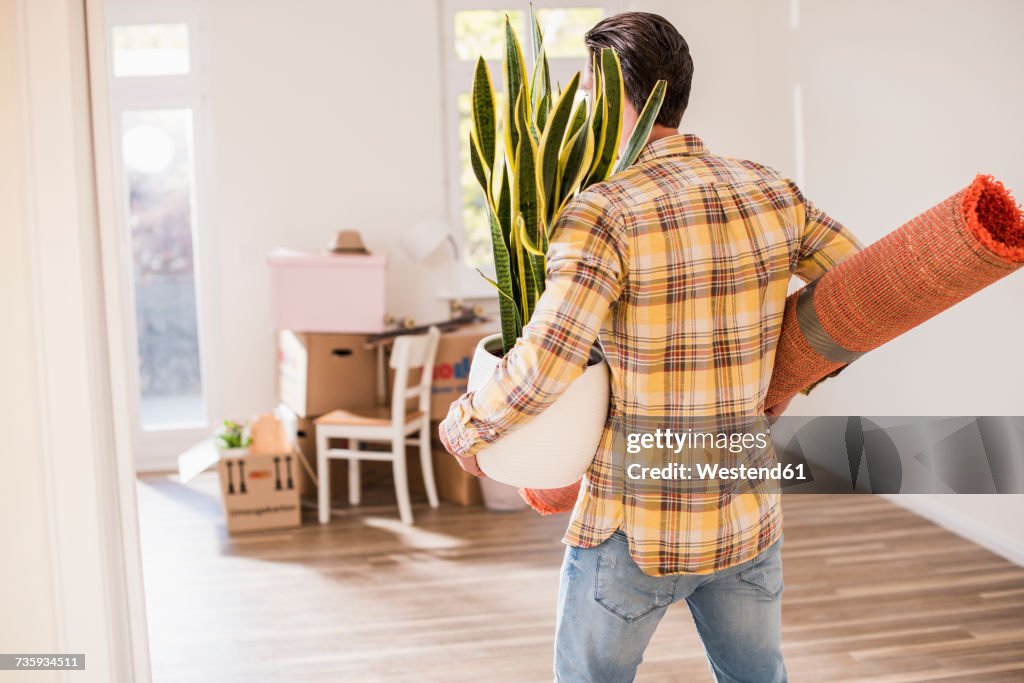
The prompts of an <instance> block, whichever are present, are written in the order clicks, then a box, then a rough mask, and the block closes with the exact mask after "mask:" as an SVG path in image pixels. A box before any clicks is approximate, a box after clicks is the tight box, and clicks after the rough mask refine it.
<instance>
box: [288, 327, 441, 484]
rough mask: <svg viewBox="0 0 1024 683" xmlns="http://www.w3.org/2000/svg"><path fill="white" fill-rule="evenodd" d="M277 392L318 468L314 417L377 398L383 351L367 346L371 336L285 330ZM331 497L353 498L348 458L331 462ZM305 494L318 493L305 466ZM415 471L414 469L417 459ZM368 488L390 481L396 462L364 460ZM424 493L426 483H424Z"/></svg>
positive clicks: (363, 481)
mask: <svg viewBox="0 0 1024 683" xmlns="http://www.w3.org/2000/svg"><path fill="white" fill-rule="evenodd" d="M277 395H278V400H279V401H280V402H281V403H283V404H284V405H285V406H287V407H288V408H289V409H290V410H291V411H292V412H294V413H295V415H296V417H297V418H298V421H297V424H296V436H297V444H298V447H299V449H300V451H301V452H302V454H303V456H304V457H305V459H306V462H307V463H308V465H309V467H310V469H312V470H313V471H314V472H315V471H316V430H315V427H314V424H313V420H315V419H316V418H317V417H319V416H321V415H323V414H325V413H329V412H331V411H332V410H335V409H337V408H345V409H348V410H358V409H359V408H362V407H367V406H373V405H374V404H375V403H376V400H377V351H376V349H375V348H374V347H372V346H370V345H368V344H367V337H366V335H360V334H312V333H300V332H292V331H289V330H283V331H281V332H278V339H277ZM328 466H329V468H330V471H331V482H330V486H331V498H332V499H344V498H347V496H348V493H347V491H348V465H347V463H346V462H345V461H342V460H332V461H330V462H329V463H328ZM299 469H300V470H301V477H300V483H299V492H300V494H301V495H307V496H308V495H313V494H315V493H316V485H315V484H314V483H313V480H312V478H311V477H310V476H309V473H308V471H307V470H306V468H305V467H300V468H299ZM410 469H411V470H413V466H412V463H410ZM418 472H419V468H418V467H416V468H415V469H414V470H413V471H412V472H411V473H410V481H409V484H410V488H411V489H412V490H413V491H416V483H415V482H417V481H421V480H422V477H418V478H417V477H414V476H413V474H415V473H418ZM360 480H361V485H362V487H364V488H372V487H376V486H383V485H384V484H387V485H390V484H391V483H392V479H391V464H390V463H386V462H375V461H363V462H362V463H361V468H360ZM419 488H420V490H421V491H422V484H421V485H420V487H419Z"/></svg>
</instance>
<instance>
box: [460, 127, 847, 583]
mask: <svg viewBox="0 0 1024 683" xmlns="http://www.w3.org/2000/svg"><path fill="white" fill-rule="evenodd" d="M859 249H860V245H859V243H858V242H857V240H856V238H855V237H854V236H853V235H851V234H850V233H849V232H848V231H847V230H846V229H845V228H843V226H841V225H840V224H839V223H837V222H836V221H834V220H832V219H831V218H829V217H828V216H827V215H825V214H824V213H822V212H821V211H820V210H818V209H817V208H815V207H814V206H813V205H812V204H811V203H810V202H809V201H807V200H806V199H805V198H804V197H803V195H802V194H801V193H800V190H799V189H798V188H797V187H796V185H794V184H793V183H792V182H791V181H789V180H786V179H785V178H782V177H781V176H780V175H779V174H778V173H776V172H775V171H773V170H771V169H769V168H766V167H764V166H761V165H759V164H756V163H753V162H750V161H742V160H737V159H729V158H724V157H720V156H715V155H713V154H710V153H709V152H708V151H706V150H705V148H704V146H703V144H702V143H701V141H700V139H698V138H697V137H695V136H692V135H677V136H672V137H668V138H663V139H661V140H657V141H655V142H653V143H651V144H650V145H648V146H647V148H646V149H645V150H644V152H643V154H642V155H641V156H640V158H639V159H638V160H637V163H636V164H635V165H634V166H633V167H631V168H630V169H628V170H627V171H625V172H623V173H620V174H618V175H616V176H614V177H613V178H611V179H609V180H608V181H606V182H604V183H600V184H598V185H595V186H592V187H591V188H589V189H588V190H587V191H585V192H583V193H581V194H580V195H579V197H577V198H576V199H575V200H574V201H573V202H572V203H571V204H570V205H569V206H568V207H567V208H566V210H565V211H564V212H563V213H562V214H561V216H560V217H559V219H558V222H557V223H556V225H555V226H554V229H553V231H552V238H551V244H550V249H549V251H548V270H547V288H546V290H545V292H544V294H543V296H542V297H541V299H540V301H539V302H538V304H537V307H536V310H535V311H534V313H533V316H532V318H531V319H530V322H529V324H528V325H527V326H526V327H525V328H524V330H523V336H522V338H521V339H520V340H519V342H518V343H517V344H516V346H515V348H514V349H512V350H511V351H510V352H509V353H508V354H506V356H505V358H504V359H503V361H502V363H501V365H500V367H499V369H498V371H497V372H496V373H495V375H494V377H493V378H492V379H491V380H490V381H489V382H488V383H487V384H485V385H484V386H483V387H481V388H480V389H479V390H478V391H476V392H474V393H469V394H466V395H464V396H462V397H461V398H460V399H459V400H458V401H456V402H455V403H454V404H452V407H451V410H450V412H449V414H448V417H447V419H446V420H445V422H444V429H445V430H446V431H447V436H448V439H449V442H450V443H451V445H452V448H453V449H454V450H455V452H456V453H458V454H460V455H468V454H472V453H476V452H477V451H479V450H480V449H482V448H484V447H486V445H487V444H488V443H489V442H491V441H494V440H495V439H497V438H498V437H500V436H501V435H502V434H504V433H506V432H507V431H509V430H510V429H513V428H515V427H516V426H518V425H521V424H523V423H525V422H527V421H528V420H529V419H530V417H531V416H533V415H536V414H537V413H539V412H541V411H542V410H544V409H545V408H546V407H547V406H548V405H550V404H551V403H552V402H554V401H555V400H556V399H557V398H558V397H559V395H560V394H561V393H562V392H563V391H564V390H565V389H566V387H568V386H569V384H570V383H571V382H572V381H573V380H574V379H576V378H577V377H578V376H579V375H580V374H581V373H582V371H583V369H584V368H585V366H586V362H587V356H588V350H589V349H590V347H591V346H592V344H593V343H594V341H595V340H599V341H600V343H601V345H602V347H603V349H604V352H605V356H606V358H607V361H608V365H609V367H610V371H611V372H610V374H611V399H610V406H609V410H610V413H611V414H612V415H613V416H615V415H619V416H633V417H639V418H640V419H643V418H644V417H649V418H652V419H657V418H660V417H663V416H670V417H675V418H678V419H680V420H691V421H692V420H694V419H701V418H703V417H708V418H714V417H716V416H721V415H751V416H753V415H763V413H764V398H765V394H766V392H767V390H768V384H769V381H770V380H771V374H772V366H773V364H774V361H775V348H776V344H777V341H778V337H779V331H780V328H781V325H782V314H783V307H784V304H785V300H786V293H787V287H788V283H789V280H790V276H791V275H794V274H795V275H797V276H799V277H800V278H802V279H803V280H805V281H809V280H812V279H814V278H817V277H819V276H820V275H821V274H822V273H824V272H825V271H826V270H828V269H829V268H831V267H832V266H834V265H835V264H836V263H838V262H839V261H840V260H842V259H844V258H846V257H847V256H849V255H851V254H853V253H855V252H856V251H858V250H859ZM609 422H610V421H609ZM611 431H612V429H611V427H610V426H609V427H606V429H605V434H604V435H603V437H602V440H601V444H600V446H599V447H598V452H597V454H596V456H595V459H594V463H593V465H591V467H590V469H589V470H588V472H587V475H586V477H585V480H584V484H583V487H582V491H581V494H580V496H581V497H580V499H579V500H578V501H577V505H576V508H575V510H574V512H573V516H572V521H571V523H570V526H569V529H568V531H567V533H566V536H565V541H566V542H567V543H569V544H570V545H574V546H578V547H583V548H588V547H592V546H596V545H598V544H600V543H601V542H602V541H604V540H605V539H606V538H608V537H609V536H610V535H611V534H612V533H614V532H615V531H616V530H617V529H619V528H621V529H623V531H624V532H625V534H626V535H627V536H628V538H629V541H630V548H631V554H632V556H633V559H634V560H635V561H636V563H637V565H638V566H639V567H640V568H641V569H642V570H643V571H644V572H645V573H647V574H651V575H665V574H678V573H695V574H707V573H711V572H714V571H718V570H721V569H724V568H726V567H729V566H732V565H734V564H738V563H741V562H744V561H747V560H749V559H752V558H753V557H755V556H756V555H757V554H759V553H760V552H761V551H763V550H764V549H766V548H767V547H769V546H770V545H771V544H772V543H774V542H775V541H776V540H778V538H779V537H780V535H781V533H782V511H781V506H780V500H779V494H778V493H774V492H773V493H743V494H732V493H729V492H721V493H707V494H704V493H698V494H688V495H685V496H682V497H681V499H680V497H676V498H673V499H671V500H668V499H666V498H665V497H660V496H658V495H630V493H629V492H628V491H625V492H624V490H623V488H622V486H621V484H620V485H619V486H615V485H613V482H614V481H615V479H616V477H617V478H618V481H619V482H620V483H621V481H622V473H621V472H618V473H615V472H613V471H612V470H613V468H612V452H611V446H612V442H613V435H612V433H611ZM617 462H620V463H621V460H619V461H617Z"/></svg>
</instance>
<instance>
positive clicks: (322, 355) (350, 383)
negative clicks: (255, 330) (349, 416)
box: [277, 330, 377, 417]
mask: <svg viewBox="0 0 1024 683" xmlns="http://www.w3.org/2000/svg"><path fill="white" fill-rule="evenodd" d="M277 350H278V361H277V366H278V372H277V393H278V399H279V400H280V401H281V402H282V403H284V404H285V405H286V406H288V407H289V408H291V409H292V410H293V411H294V412H295V414H296V415H297V416H298V417H312V416H315V415H323V414H324V413H329V412H331V411H332V410H335V409H336V408H357V407H359V406H372V405H374V404H375V403H376V399H377V352H376V350H374V349H373V348H371V347H368V346H367V345H366V336H365V335H357V334H305V333H300V332H291V331H288V330H283V331H281V332H279V333H278V342H277Z"/></svg>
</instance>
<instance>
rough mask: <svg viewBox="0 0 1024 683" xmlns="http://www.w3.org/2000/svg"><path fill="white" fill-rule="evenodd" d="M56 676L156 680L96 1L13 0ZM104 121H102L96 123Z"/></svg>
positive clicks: (98, 4)
mask: <svg viewBox="0 0 1024 683" xmlns="http://www.w3.org/2000/svg"><path fill="white" fill-rule="evenodd" d="M13 2H14V11H15V20H16V22H17V27H16V29H15V35H16V42H17V45H16V46H15V50H16V61H17V67H18V76H17V77H18V86H19V87H18V93H19V95H18V99H19V109H20V111H19V119H18V120H19V127H20V128H21V130H22V132H23V140H24V154H23V157H22V173H23V176H24V179H25V190H24V191H25V195H24V196H25V206H26V211H25V221H24V225H22V226H13V228H14V229H16V230H18V229H20V230H23V231H24V234H25V236H26V237H27V240H28V243H29V254H28V261H29V264H28V268H29V271H30V273H31V284H30V289H31V292H32V300H31V308H32V314H33V328H34V329H33V332H34V337H35V339H36V349H35V354H34V358H33V359H30V360H34V361H35V364H36V366H37V368H38V374H37V377H38V381H37V385H38V393H39V402H38V404H37V406H36V410H37V411H38V414H39V415H40V422H41V432H42V434H41V436H42V439H41V440H42V448H41V449H40V453H39V454H38V457H39V458H40V460H41V462H42V468H43V472H44V492H43V500H42V501H41V502H40V505H41V506H42V507H44V508H45V510H46V516H47V518H48V519H47V523H48V527H49V533H48V537H49V538H48V543H49V546H50V561H49V566H48V569H49V574H50V577H51V581H52V592H53V595H54V603H55V606H56V609H55V614H54V617H55V623H56V626H57V641H56V642H55V643H53V644H51V647H54V648H56V649H55V651H57V652H83V653H85V654H86V656H87V657H88V668H87V669H86V671H84V672H81V671H76V672H74V673H69V672H62V673H60V674H58V677H57V680H67V681H72V680H75V681H78V680H83V681H112V680H116V681H139V682H142V683H145V682H146V681H149V680H151V675H150V659H149V644H148V633H147V628H146V614H145V595H144V591H143V577H142V560H141V549H140V544H139V527H138V524H139V523H138V511H137V505H136V481H135V471H134V466H133V458H132V449H131V443H132V437H131V420H130V410H129V408H128V405H129V404H128V401H129V396H128V394H127V391H126V382H125V378H126V377H127V372H128V370H129V369H130V368H129V367H128V366H127V363H126V357H127V356H126V353H125V351H126V350H125V348H124V336H123V335H122V334H121V332H122V331H123V330H124V325H125V321H124V318H123V315H122V311H123V301H122V300H121V297H122V295H121V292H123V291H124V290H123V287H121V286H120V285H121V284H122V282H121V278H122V273H121V272H120V269H119V268H118V267H117V258H116V252H115V251H113V250H112V245H114V244H115V242H114V240H113V239H112V238H113V237H114V236H115V235H114V231H116V222H115V221H114V218H113V217H114V205H113V201H114V198H115V195H114V191H113V188H112V183H111V178H112V174H111V169H112V163H113V159H112V155H111V153H110V150H111V147H110V144H109V142H110V139H109V136H110V131H109V126H108V125H107V124H106V121H105V120H103V114H104V112H105V107H106V95H107V93H106V92H105V90H104V88H103V80H102V79H100V78H97V74H101V73H104V72H105V69H106V68H107V67H106V59H105V57H103V55H102V54H99V53H100V52H101V51H99V50H90V46H91V45H96V44H97V43H99V44H101V45H102V44H103V42H102V41H103V39H104V36H103V34H104V32H105V31H104V29H103V26H104V22H103V13H102V9H103V7H102V2H99V1H98V0H79V1H78V2H68V1H67V0H13ZM98 122H99V123H98Z"/></svg>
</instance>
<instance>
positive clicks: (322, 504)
mask: <svg viewBox="0 0 1024 683" xmlns="http://www.w3.org/2000/svg"><path fill="white" fill-rule="evenodd" d="M316 478H317V480H318V481H317V483H318V484H319V486H317V492H316V496H317V518H318V519H319V520H320V523H321V524H327V523H328V522H329V521H331V471H330V463H329V462H328V461H327V434H325V433H324V432H323V430H321V429H317V430H316Z"/></svg>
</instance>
